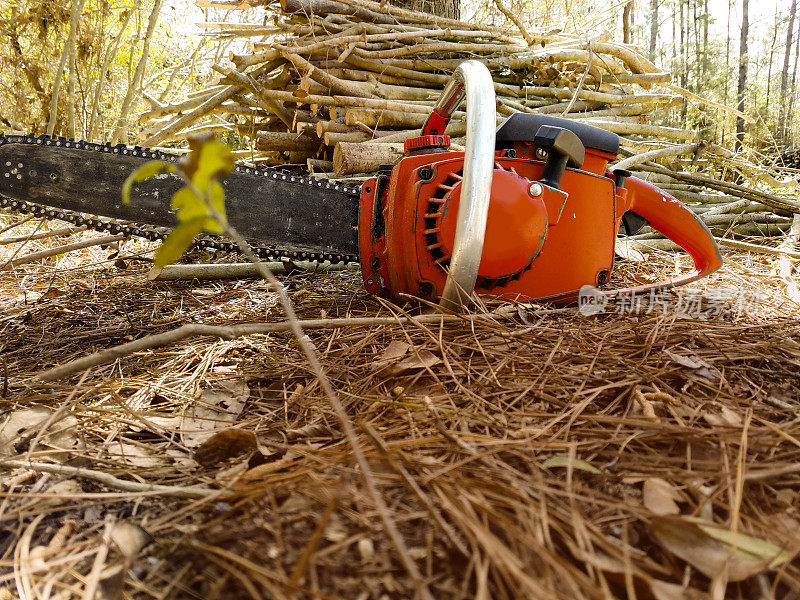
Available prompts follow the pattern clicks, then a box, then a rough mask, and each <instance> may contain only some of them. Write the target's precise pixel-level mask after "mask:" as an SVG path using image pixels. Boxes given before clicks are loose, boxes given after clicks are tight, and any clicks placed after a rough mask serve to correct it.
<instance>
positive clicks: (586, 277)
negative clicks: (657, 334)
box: [0, 61, 722, 309]
mask: <svg viewBox="0 0 800 600" xmlns="http://www.w3.org/2000/svg"><path fill="white" fill-rule="evenodd" d="M464 100H466V109H467V110H466V117H465V118H466V120H467V138H466V146H465V150H464V151H454V150H453V149H451V144H450V138H449V137H448V136H447V135H445V129H446V127H447V125H448V123H449V121H450V119H451V117H452V115H453V113H454V111H455V110H456V108H458V107H459V106H460V105H461V103H462V102H463V101H464ZM618 152H619V137H618V136H617V135H616V134H614V133H611V132H608V131H605V130H603V129H599V128H596V127H593V126H591V125H588V124H585V123H581V122H576V121H570V120H567V119H561V118H557V117H551V116H548V115H539V114H529V113H515V114H512V115H511V116H510V117H508V118H507V119H506V120H505V121H504V122H503V123H501V124H500V125H499V126H496V114H495V99H494V86H493V83H492V79H491V75H490V73H489V71H488V69H487V68H486V67H485V66H484V65H483V64H482V63H480V62H478V61H467V62H465V63H463V64H461V66H459V67H458V69H457V70H456V71H455V73H454V74H453V76H452V77H451V79H450V80H449V82H448V83H447V85H446V86H445V89H444V91H443V93H442V95H441V97H440V99H439V100H438V101H437V103H436V105H435V106H434V108H433V111H432V112H431V114H430V115H429V117H428V119H427V120H426V122H425V125H424V126H423V129H422V132H421V135H420V136H418V137H415V138H411V139H408V140H407V141H406V142H405V155H404V157H403V158H402V159H401V160H400V162H399V163H398V164H396V165H386V166H385V167H382V168H381V169H380V170H379V171H378V173H377V175H376V176H374V177H372V178H370V179H368V180H367V181H365V182H364V183H363V185H362V187H361V188H360V189H359V188H357V187H353V186H349V185H346V184H343V183H339V182H334V181H329V180H324V179H313V178H306V177H301V176H297V175H294V174H291V173H286V172H281V171H279V170H272V169H267V170H260V169H256V168H252V167H247V166H237V168H236V169H235V170H234V172H232V173H231V174H230V175H229V176H228V177H227V178H226V179H225V180H224V181H223V182H222V184H223V188H224V190H225V198H226V209H227V214H228V215H229V217H228V218H229V221H230V224H231V225H232V226H233V227H234V228H236V229H237V230H239V232H240V233H241V234H242V235H243V236H244V237H245V238H247V239H249V240H253V244H254V249H255V251H256V253H257V254H258V255H259V256H261V257H263V258H269V259H286V258H288V259H292V260H304V261H317V262H321V261H331V262H337V263H338V262H343V261H345V262H351V261H360V263H361V270H362V273H363V277H364V284H365V286H366V289H367V290H369V291H370V292H372V293H374V294H378V295H380V296H384V297H388V298H394V299H406V298H408V297H417V298H421V299H424V300H426V301H437V300H438V301H439V302H440V303H441V304H442V305H443V306H444V307H446V308H451V309H455V308H459V307H462V306H464V305H465V304H466V303H468V302H469V300H470V298H471V297H472V295H473V294H477V295H479V296H489V297H496V298H501V299H505V300H539V301H550V302H554V303H566V302H570V301H574V300H575V299H576V297H577V296H578V293H579V291H580V290H581V288H582V287H584V286H587V285H589V286H597V287H600V286H602V285H603V284H605V283H606V282H607V280H608V278H609V275H610V273H611V270H612V268H613V265H614V244H615V240H616V238H617V232H618V231H619V230H620V228H621V227H624V228H625V230H626V232H627V233H628V234H629V235H631V234H633V233H634V232H635V231H637V230H638V229H640V228H641V227H642V226H643V225H645V224H648V223H649V224H650V225H651V226H652V227H653V228H654V229H656V230H658V231H660V232H662V233H663V234H664V235H665V236H666V237H668V238H669V239H671V240H673V241H674V242H675V243H677V244H678V245H679V246H681V247H682V248H683V249H684V250H686V251H687V252H688V253H689V254H690V255H691V257H692V259H693V260H694V266H695V270H694V271H693V272H691V273H689V274H686V275H683V276H682V277H680V278H676V279H672V280H667V281H661V282H657V283H653V284H650V285H645V286H640V287H635V288H630V289H626V290H613V291H604V292H602V293H603V294H607V295H613V294H621V293H629V294H632V293H642V292H648V291H651V290H656V289H660V288H666V287H671V286H677V285H682V284H686V283H689V282H691V281H694V280H696V279H698V278H699V277H702V276H704V275H707V274H708V273H711V272H712V271H714V270H716V269H717V268H719V266H720V265H721V262H722V261H721V256H720V253H719V249H718V247H717V245H716V243H715V241H714V238H713V237H712V235H711V233H710V232H709V230H708V229H707V227H706V226H705V225H704V224H703V222H702V221H700V219H698V218H697V216H695V215H694V213H692V212H691V211H690V210H689V209H688V208H687V207H686V206H684V205H683V204H682V203H681V202H679V201H678V200H676V199H675V198H673V197H672V196H670V195H669V194H667V193H665V192H663V191H662V190H660V189H658V188H656V187H654V186H652V185H650V184H648V183H647V182H644V181H642V180H640V179H637V178H636V177H633V176H631V174H630V172H628V171H625V170H620V169H617V170H614V171H612V170H610V169H609V163H610V162H612V161H614V160H615V159H616V157H617V154H618ZM152 159H160V160H165V161H175V160H177V158H176V157H174V156H171V155H167V154H164V153H162V152H158V151H153V150H148V149H143V148H140V147H131V146H126V145H111V144H94V143H89V142H81V141H74V140H68V139H64V138H58V139H54V138H49V137H46V136H40V137H35V136H20V135H8V136H0V207H5V208H8V209H11V210H14V211H17V212H28V213H33V214H36V215H40V216H43V217H49V218H58V219H63V220H66V221H69V222H73V223H75V224H78V225H86V226H89V227H92V228H95V229H99V230H105V231H111V232H116V233H121V234H126V235H136V236H143V237H146V238H149V239H152V240H157V239H162V238H163V237H164V236H165V234H166V232H167V230H168V228H170V227H172V226H174V225H175V224H176V223H177V221H176V218H175V215H174V213H173V212H172V211H171V209H170V198H171V197H172V194H174V193H175V192H176V191H177V190H178V189H179V188H180V187H181V185H182V183H181V181H180V180H179V179H178V178H177V177H175V176H174V175H171V174H164V175H160V176H157V177H156V178H155V179H151V180H148V181H145V182H142V183H139V184H136V185H135V186H134V188H133V190H132V192H131V201H130V203H123V202H122V200H121V195H120V190H121V188H122V185H123V182H124V181H125V179H126V178H127V176H128V175H129V174H130V173H131V172H133V171H134V170H135V169H136V168H137V167H139V166H141V164H142V162H143V161H145V160H152ZM195 243H196V244H197V245H199V246H200V247H206V248H219V249H222V250H235V247H234V246H233V245H232V244H231V243H229V242H225V241H223V240H221V239H218V238H213V237H203V238H199V239H198V240H196V241H195Z"/></svg>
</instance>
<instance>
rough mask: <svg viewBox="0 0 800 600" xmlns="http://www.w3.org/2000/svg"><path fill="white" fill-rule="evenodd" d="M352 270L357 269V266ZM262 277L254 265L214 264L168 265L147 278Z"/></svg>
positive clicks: (279, 268)
mask: <svg viewBox="0 0 800 600" xmlns="http://www.w3.org/2000/svg"><path fill="white" fill-rule="evenodd" d="M264 266H265V267H266V268H268V269H269V270H270V271H272V272H273V273H279V274H281V273H287V272H290V271H293V270H298V271H310V272H314V273H317V272H319V273H328V272H331V271H345V270H350V269H351V266H350V265H348V264H344V263H338V264H319V263H314V262H306V261H290V262H286V263H284V262H269V263H264ZM352 268H356V267H355V266H354V267H352ZM254 277H261V275H260V274H259V272H258V269H257V268H256V266H255V265H254V264H253V263H214V264H200V265H168V266H166V267H164V268H163V269H161V270H156V269H155V268H154V269H152V270H151V271H150V273H149V274H148V275H147V278H148V279H149V280H150V281H185V280H188V279H200V280H204V281H208V280H212V279H251V278H254Z"/></svg>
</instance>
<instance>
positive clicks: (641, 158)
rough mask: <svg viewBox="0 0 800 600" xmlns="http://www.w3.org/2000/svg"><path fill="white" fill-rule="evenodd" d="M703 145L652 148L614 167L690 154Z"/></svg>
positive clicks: (625, 167)
mask: <svg viewBox="0 0 800 600" xmlns="http://www.w3.org/2000/svg"><path fill="white" fill-rule="evenodd" d="M701 145H702V142H701V143H700V144H678V145H677V146H669V147H667V148H659V149H658V150H650V151H649V152H643V153H642V154H635V155H634V156H630V157H628V158H626V159H625V160H621V161H619V162H618V163H617V164H616V165H614V167H613V168H614V169H630V168H631V167H633V166H635V165H640V164H642V163H645V162H647V161H649V160H655V159H657V158H665V157H667V156H678V155H680V154H688V153H689V152H694V151H695V150H697V148H699V147H700V146H701Z"/></svg>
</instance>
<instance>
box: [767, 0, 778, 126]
mask: <svg viewBox="0 0 800 600" xmlns="http://www.w3.org/2000/svg"><path fill="white" fill-rule="evenodd" d="M779 17H780V12H779V11H778V6H777V5H776V6H775V23H774V24H773V27H772V43H770V45H769V67H768V68H767V100H766V102H765V103H764V104H765V106H767V107H768V106H769V93H770V91H771V88H772V63H773V60H774V59H775V42H777V41H778V23H780V18H779ZM779 112H780V111H779ZM778 139H779V140H780V139H781V135H780V117H779V118H778Z"/></svg>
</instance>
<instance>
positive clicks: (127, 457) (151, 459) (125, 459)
mask: <svg viewBox="0 0 800 600" xmlns="http://www.w3.org/2000/svg"><path fill="white" fill-rule="evenodd" d="M108 452H109V455H110V457H111V458H114V459H116V460H119V461H120V462H122V463H124V464H126V465H132V466H134V467H141V468H145V469H147V468H153V467H159V466H162V465H163V464H164V458H163V456H162V455H158V454H153V453H151V452H148V451H147V449H145V448H142V447H141V446H139V445H136V444H131V443H128V442H125V441H122V440H117V441H116V442H114V443H112V444H109V446H108Z"/></svg>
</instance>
